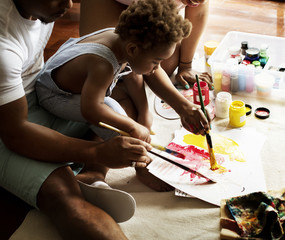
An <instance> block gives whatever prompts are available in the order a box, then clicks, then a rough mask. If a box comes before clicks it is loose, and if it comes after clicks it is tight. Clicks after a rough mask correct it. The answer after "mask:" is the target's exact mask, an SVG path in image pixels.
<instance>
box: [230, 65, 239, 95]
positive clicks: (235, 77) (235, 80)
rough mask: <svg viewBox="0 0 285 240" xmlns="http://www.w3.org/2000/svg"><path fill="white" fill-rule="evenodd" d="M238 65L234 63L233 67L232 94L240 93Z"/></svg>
mask: <svg viewBox="0 0 285 240" xmlns="http://www.w3.org/2000/svg"><path fill="white" fill-rule="evenodd" d="M238 90H239V81H238V64H236V63H234V64H233V65H232V67H231V92H238Z"/></svg>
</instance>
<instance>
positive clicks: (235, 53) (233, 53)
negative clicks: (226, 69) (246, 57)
mask: <svg viewBox="0 0 285 240" xmlns="http://www.w3.org/2000/svg"><path fill="white" fill-rule="evenodd" d="M228 52H229V55H230V58H235V59H237V60H238V63H240V62H241V54H240V48H239V47H237V46H231V47H230V48H229V49H228Z"/></svg>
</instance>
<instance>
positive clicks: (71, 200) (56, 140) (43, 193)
mask: <svg viewBox="0 0 285 240" xmlns="http://www.w3.org/2000/svg"><path fill="white" fill-rule="evenodd" d="M15 4H16V6H17V9H18V11H19V12H20V14H21V15H22V16H23V17H25V18H26V19H31V20H34V19H41V20H42V21H45V22H51V21H54V20H55V19H56V18H58V17H60V15H61V14H63V13H64V12H65V11H66V10H67V9H68V8H70V7H71V6H72V1H67V0H53V1H50V0H42V1H36V0H16V1H15ZM0 116H1V118H0V137H1V139H2V141H3V142H4V143H5V145H6V146H7V147H8V148H9V149H10V150H12V151H14V152H16V153H18V154H21V155H23V156H26V157H29V158H32V159H35V160H37V161H44V162H81V163H85V169H84V171H83V173H82V174H81V175H79V176H78V177H77V178H80V180H84V181H85V182H86V183H92V182H94V181H96V180H103V181H104V178H105V174H106V172H107V169H108V168H109V167H112V168H122V167H127V166H130V165H131V163H132V162H133V161H136V162H138V164H137V167H139V166H141V167H145V166H146V165H147V164H148V163H149V162H150V158H149V157H148V156H147V149H151V147H150V145H149V144H147V143H146V142H143V141H141V140H139V139H134V138H130V137H116V138H114V139H112V140H110V141H108V142H106V143H102V142H98V141H91V140H92V139H90V140H82V139H76V138H71V137H67V136H64V135H62V134H61V133H59V132H56V131H54V130H52V129H49V128H46V127H44V126H41V125H38V124H35V123H32V122H30V121H29V120H28V118H27V116H28V105H27V100H26V97H25V96H23V97H21V98H19V99H17V100H15V101H12V102H9V103H7V104H5V105H2V106H0ZM111 148H112V149H113V150H114V151H109V149H111ZM67 149H68V151H67ZM50 199H53V201H50ZM37 205H38V207H39V209H40V210H41V211H42V212H43V213H45V214H46V215H47V217H48V218H49V219H50V220H51V221H52V222H53V223H54V224H55V226H56V228H57V229H58V231H59V233H60V235H61V237H62V238H63V239H69V240H70V239H126V236H125V235H124V233H123V232H122V231H121V229H120V227H119V226H118V224H117V223H116V222H115V221H114V220H113V219H112V218H111V217H110V216H109V215H108V214H106V213H105V212H104V211H102V210H101V209H99V208H97V207H96V206H94V205H92V204H90V203H88V202H86V201H85V200H84V198H83V196H82V193H81V191H80V188H79V186H78V183H77V180H76V177H75V176H74V174H73V172H72V171H71V169H70V168H69V167H62V168H59V169H57V170H55V171H54V172H53V173H52V174H51V175H50V176H49V177H48V178H47V179H46V180H45V182H44V183H43V185H42V187H41V189H40V191H39V193H38V196H37Z"/></svg>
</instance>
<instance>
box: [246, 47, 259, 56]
mask: <svg viewBox="0 0 285 240" xmlns="http://www.w3.org/2000/svg"><path fill="white" fill-rule="evenodd" d="M245 52H246V55H247V56H248V57H250V58H255V57H258V56H259V49H258V48H249V49H247V50H246V51H245Z"/></svg>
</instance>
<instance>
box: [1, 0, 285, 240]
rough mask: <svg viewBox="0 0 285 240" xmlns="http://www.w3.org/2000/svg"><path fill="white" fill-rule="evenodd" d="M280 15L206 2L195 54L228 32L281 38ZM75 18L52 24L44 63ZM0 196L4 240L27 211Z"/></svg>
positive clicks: (74, 28) (284, 22) (258, 2)
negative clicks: (207, 8) (206, 11)
mask: <svg viewBox="0 0 285 240" xmlns="http://www.w3.org/2000/svg"><path fill="white" fill-rule="evenodd" d="M284 12H285V2H284V0H282V1H269V0H210V14H209V18H208V25H207V28H206V30H205V32H204V34H203V36H202V37H201V41H200V44H199V46H198V49H197V52H198V53H199V55H200V56H201V55H202V54H203V44H204V42H205V41H207V40H217V41H221V40H222V39H223V37H224V36H225V34H226V33H227V32H229V31H241V32H249V33H257V34H265V35H272V36H278V37H285V18H284ZM265 13H266V14H265ZM79 17H80V4H79V3H74V6H73V8H72V9H71V10H70V11H69V12H68V13H67V14H66V15H65V16H64V17H62V18H61V19H59V20H58V21H57V22H56V23H55V28H54V31H53V33H52V36H51V38H50V41H49V42H48V45H47V47H46V50H45V59H48V58H49V57H50V56H51V55H52V54H53V53H54V52H55V51H56V50H57V49H58V48H59V47H60V46H61V44H63V43H64V42H65V41H66V40H67V39H68V38H69V37H78V36H79V31H78V28H79ZM0 195H1V198H0V206H1V208H0V216H1V218H0V225H1V228H0V239H8V238H9V236H10V235H11V234H12V233H13V231H14V230H15V229H16V228H17V227H18V226H19V225H20V224H21V222H22V220H23V218H24V217H25V214H26V213H27V212H28V211H29V210H30V208H29V207H28V206H27V205H25V204H23V203H22V202H21V201H20V200H18V199H17V198H15V197H13V196H12V195H10V194H8V193H6V192H5V191H4V190H3V189H1V188H0ZM15 206H16V207H15ZM3 226H7V227H3Z"/></svg>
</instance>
